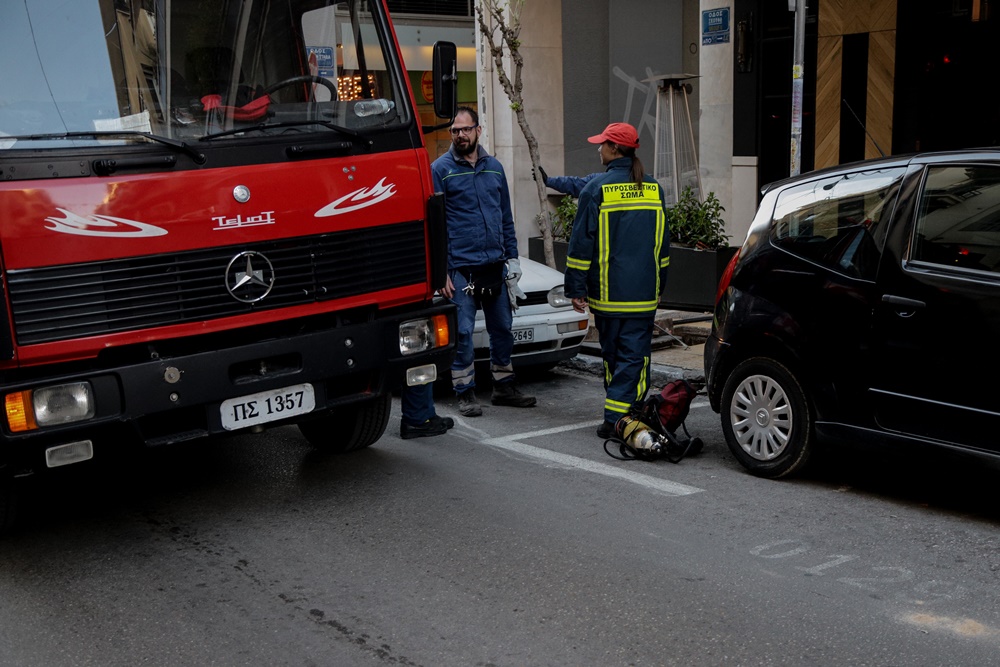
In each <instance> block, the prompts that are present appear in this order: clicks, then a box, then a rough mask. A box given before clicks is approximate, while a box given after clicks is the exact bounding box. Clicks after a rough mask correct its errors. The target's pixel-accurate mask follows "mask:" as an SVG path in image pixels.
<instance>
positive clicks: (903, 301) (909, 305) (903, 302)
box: [882, 294, 927, 317]
mask: <svg viewBox="0 0 1000 667" xmlns="http://www.w3.org/2000/svg"><path fill="white" fill-rule="evenodd" d="M882 303H888V304H890V305H893V306H896V308H895V310H896V314H897V315H899V316H900V317H913V315H914V314H915V313H916V312H917V310H921V309H924V308H926V307H927V304H926V303H924V302H923V301H919V300H917V299H907V298H906V297H905V296H896V295H895V294H883V295H882Z"/></svg>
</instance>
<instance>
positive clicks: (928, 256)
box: [911, 165, 1000, 273]
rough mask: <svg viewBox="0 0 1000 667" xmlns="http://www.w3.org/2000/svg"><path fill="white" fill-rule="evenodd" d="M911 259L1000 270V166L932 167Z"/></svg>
mask: <svg viewBox="0 0 1000 667" xmlns="http://www.w3.org/2000/svg"><path fill="white" fill-rule="evenodd" d="M918 210H919V213H918V214H917V224H916V228H915V236H914V241H913V252H912V256H911V259H912V260H913V261H918V262H928V263H931V264H940V265H944V266H949V267H959V268H964V269H974V270H978V271H989V272H992V273H1000V167H994V166H983V165H964V166H947V167H930V168H929V169H928V170H927V178H926V179H925V181H924V188H923V192H921V194H920V208H919V209H918Z"/></svg>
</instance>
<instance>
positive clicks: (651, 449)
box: [615, 415, 663, 454]
mask: <svg viewBox="0 0 1000 667" xmlns="http://www.w3.org/2000/svg"><path fill="white" fill-rule="evenodd" d="M615 431H616V432H617V433H618V437H619V438H621V439H622V440H624V441H625V444H627V445H628V446H629V447H631V448H632V449H634V450H636V451H639V452H648V453H650V454H659V453H660V450H662V449H663V443H662V442H661V438H660V436H659V434H657V433H656V432H655V431H652V430H651V429H650V428H649V427H648V426H646V425H645V424H643V423H642V421H641V420H639V419H637V418H636V417H633V416H631V415H626V416H624V417H622V418H621V419H619V420H618V423H617V424H615Z"/></svg>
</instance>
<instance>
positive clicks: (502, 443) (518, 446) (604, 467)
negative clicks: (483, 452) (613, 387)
mask: <svg viewBox="0 0 1000 667" xmlns="http://www.w3.org/2000/svg"><path fill="white" fill-rule="evenodd" d="M599 425H600V422H593V423H592V424H573V425H566V426H555V427H552V428H546V429H542V430H540V431H529V432H527V433H517V434H514V435H507V436H503V437H501V438H489V439H487V440H483V441H482V444H484V445H489V446H490V447H497V448H499V449H505V450H507V451H510V452H514V453H516V454H520V455H522V456H527V457H531V458H535V459H540V460H542V461H548V462H550V463H557V464H559V465H563V466H566V467H569V468H576V469H577V470H583V471H586V472H592V473H595V474H598V475H604V476H605V477H614V478H617V479H622V480H625V481H626V482H631V483H633V484H638V485H639V486H644V487H646V488H649V489H652V490H654V491H658V492H660V493H664V494H666V495H669V496H687V495H691V494H692V493H698V492H699V491H704V489H699V488H698V487H696V486H688V485H686V484H680V483H678V482H671V481H670V480H668V479H660V478H658V477H652V476H650V475H645V474H643V473H639V472H632V471H629V470H622V469H621V468H616V467H615V466H611V465H608V464H606V463H596V462H594V461H590V460H587V459H583V458H580V457H579V456H570V455H569V454H560V453H559V452H553V451H551V450H548V449H544V448H542V447H532V446H531V445H526V444H524V443H523V442H520V440H526V439H528V438H537V437H541V436H546V435H553V434H555V433H564V432H566V431H575V430H577V429H581V428H596V427H597V426H599Z"/></svg>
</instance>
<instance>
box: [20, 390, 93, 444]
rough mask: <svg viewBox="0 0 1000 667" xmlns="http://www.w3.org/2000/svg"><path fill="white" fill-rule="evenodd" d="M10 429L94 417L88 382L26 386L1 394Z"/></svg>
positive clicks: (36, 426) (91, 393) (50, 424)
mask: <svg viewBox="0 0 1000 667" xmlns="http://www.w3.org/2000/svg"><path fill="white" fill-rule="evenodd" d="M4 407H5V408H6V412H7V425H8V426H9V427H10V430H11V431H14V432H21V431H32V430H34V429H36V428H39V427H43V426H52V425H54V424H69V423H72V422H78V421H83V420H85V419H91V418H92V417H93V416H94V392H93V390H92V389H91V387H90V383H89V382H73V383H70V384H60V385H55V386H52V387H42V388H41V389H28V390H25V391H19V392H16V393H13V394H7V395H6V396H5V397H4Z"/></svg>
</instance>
